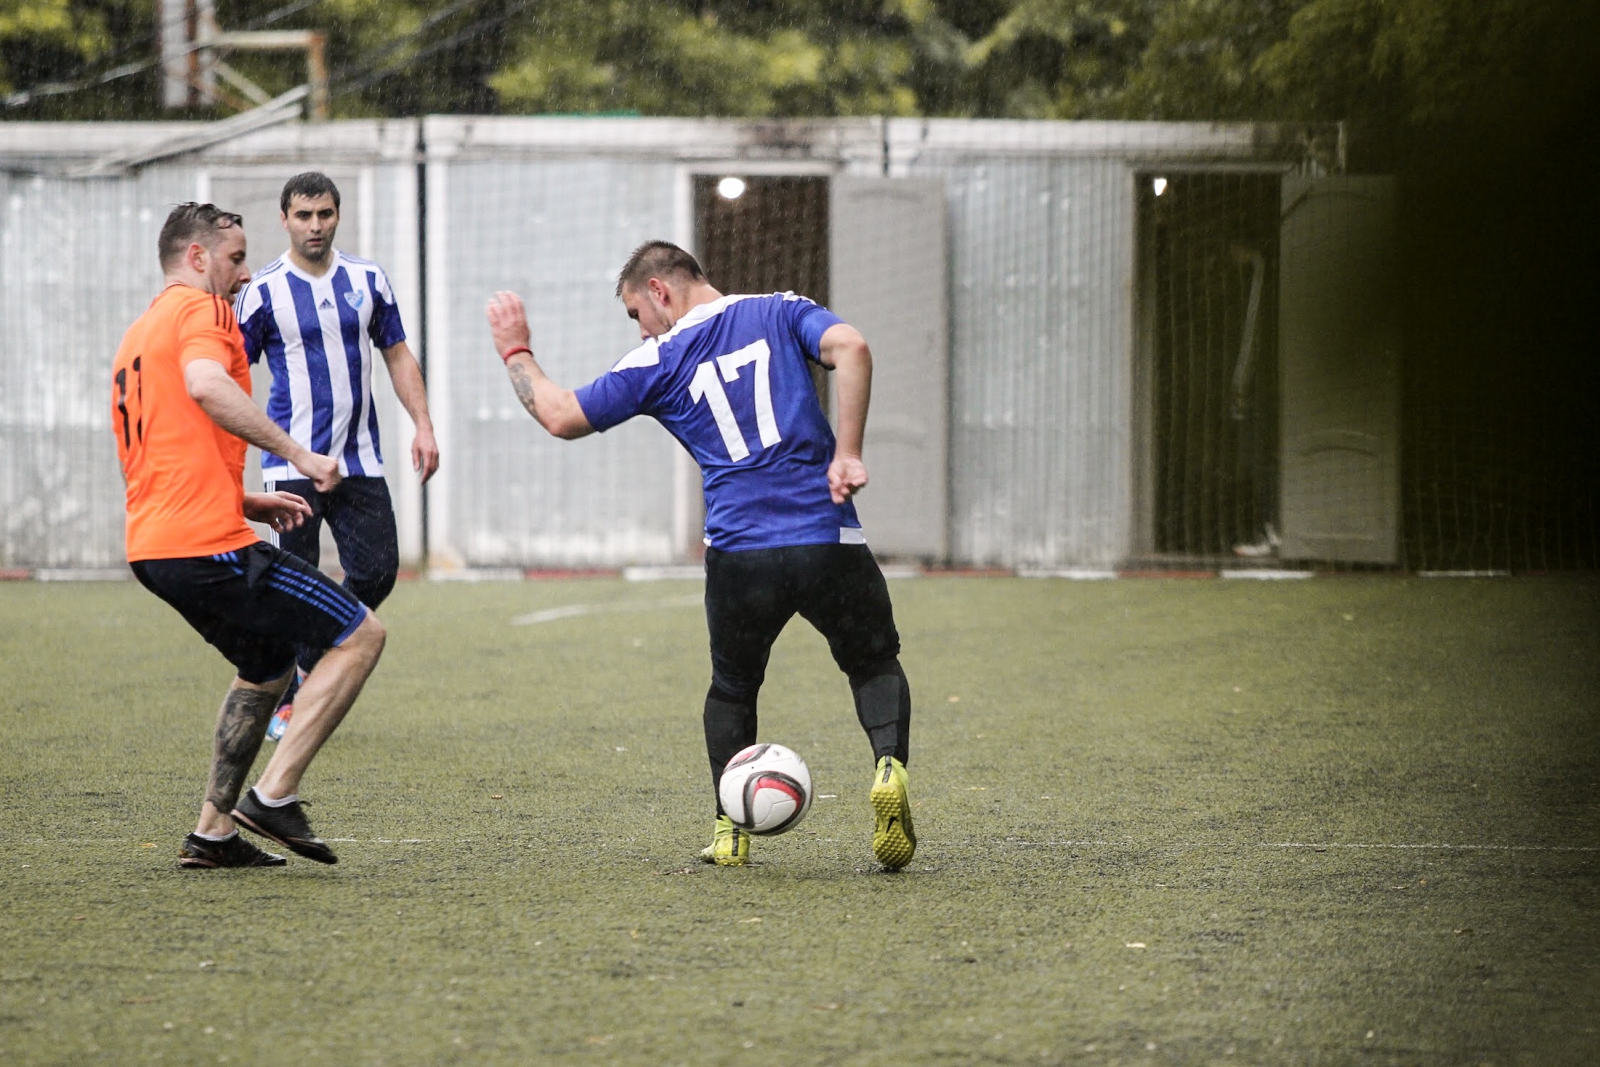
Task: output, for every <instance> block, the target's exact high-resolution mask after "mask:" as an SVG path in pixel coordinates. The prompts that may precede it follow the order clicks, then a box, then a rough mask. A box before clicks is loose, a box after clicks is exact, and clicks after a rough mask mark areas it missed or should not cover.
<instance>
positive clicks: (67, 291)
mask: <svg viewBox="0 0 1600 1067" xmlns="http://www.w3.org/2000/svg"><path fill="white" fill-rule="evenodd" d="M192 191H193V179H192V176H190V175H189V174H187V173H186V172H184V171H183V170H181V169H173V168H154V169H151V170H146V171H145V172H143V173H142V174H140V175H139V176H138V178H136V179H131V180H115V181H92V182H84V181H73V180H68V179H63V178H44V177H8V176H5V175H4V174H0V565H11V566H16V565H27V566H35V567H110V566H115V565H118V564H120V563H121V562H122V560H123V537H122V497H123V493H122V478H121V474H120V471H119V470H118V466H117V452H116V445H115V443H114V441H113V440H112V437H111V432H110V417H111V416H110V410H111V406H110V405H111V379H110V373H109V371H110V367H111V359H112V356H113V355H115V353H116V350H117V344H118V343H119V342H120V341H121V340H122V333H123V331H124V330H125V329H126V328H127V326H128V324H129V323H130V322H132V321H133V319H134V318H136V317H137V316H138V315H139V314H140V313H141V312H142V311H143V310H144V309H145V307H146V306H147V305H148V304H149V302H150V300H151V298H152V297H153V296H154V295H155V294H156V292H157V291H158V290H159V289H160V288H161V271H160V269H159V267H158V266H157V264H156V254H155V250H156V235H157V234H158V233H159V232H160V229H161V224H162V223H163V222H164V221H165V220H166V210H165V209H164V208H163V207H162V205H164V204H171V203H176V202H177V201H180V200H187V199H189V198H190V196H191V195H192Z"/></svg>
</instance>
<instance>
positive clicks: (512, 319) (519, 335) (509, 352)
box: [485, 289, 531, 360]
mask: <svg viewBox="0 0 1600 1067" xmlns="http://www.w3.org/2000/svg"><path fill="white" fill-rule="evenodd" d="M485 310H486V312H487V314H488V316H489V333H490V335H491V336H492V337H493V338H494V350H495V351H496V352H498V353H499V354H500V358H501V359H502V360H506V359H509V358H511V356H513V355H515V354H516V353H517V351H518V350H519V349H520V350H522V351H527V349H528V339H529V337H530V336H531V335H530V334H529V332H528V312H527V309H526V308H524V307H523V306H522V297H520V296H518V295H517V294H516V293H513V292H508V291H506V290H504V289H502V290H500V291H498V292H496V293H495V294H494V295H493V296H491V297H490V298H489V306H488V307H487V308H486V309H485Z"/></svg>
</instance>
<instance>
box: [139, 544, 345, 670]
mask: <svg viewBox="0 0 1600 1067" xmlns="http://www.w3.org/2000/svg"><path fill="white" fill-rule="evenodd" d="M131 566H132V568H133V574H134V577H136V578H138V579H139V582H140V584H142V585H143V586H144V587H145V588H146V589H148V590H150V591H151V592H152V593H154V594H155V595H156V596H158V597H160V598H161V599H162V600H165V601H166V602H167V603H168V604H171V605H172V606H173V607H174V608H176V609H177V610H178V614H180V615H182V616H183V617H184V619H185V621H187V622H188V623H189V625H190V626H193V627H194V628H195V630H196V631H198V632H199V634H200V636H201V637H204V638H205V639H206V640H207V641H208V642H210V643H211V644H212V645H213V646H215V647H216V649H217V651H218V652H221V653H222V655H223V656H224V657H225V658H226V659H227V661H228V662H229V663H231V664H233V665H234V667H235V668H237V670H238V672H239V677H240V678H242V679H243V680H245V681H247V682H253V683H255V684H257V685H260V684H263V683H265V682H269V681H272V680H273V679H274V678H281V677H282V676H283V674H284V672H285V671H287V670H288V669H289V668H290V667H292V666H293V665H294V659H295V646H296V645H308V646H310V647H312V648H319V649H324V648H333V647H335V646H337V645H339V644H342V643H343V642H344V640H345V638H347V637H349V636H350V635H351V634H352V633H354V632H355V629H356V627H358V626H360V625H361V620H363V619H365V618H366V617H367V609H366V607H365V606H364V605H363V604H362V603H361V601H359V600H357V599H356V598H355V595H354V594H353V593H351V592H350V591H349V590H348V589H346V588H345V587H344V586H342V585H340V584H339V583H338V582H335V581H334V580H333V579H331V578H329V577H328V576H327V575H325V574H323V573H322V572H321V571H319V570H317V568H315V567H313V566H312V565H311V564H309V563H307V562H306V561H305V560H303V559H301V558H300V557H299V556H296V555H294V554H292V553H289V552H285V551H284V550H283V549H281V548H276V547H274V546H272V545H269V544H267V543H265V542H263V541H257V542H256V543H255V544H253V545H248V546H246V547H245V548H241V549H237V550H235V551H233V552H222V553H219V554H217V555H215V556H193V557H188V558H184V559H145V560H139V561H137V562H135V563H133V564H131Z"/></svg>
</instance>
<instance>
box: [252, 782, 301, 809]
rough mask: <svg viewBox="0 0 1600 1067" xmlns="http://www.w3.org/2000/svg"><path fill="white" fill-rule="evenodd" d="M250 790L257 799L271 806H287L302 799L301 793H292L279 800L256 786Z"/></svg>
mask: <svg viewBox="0 0 1600 1067" xmlns="http://www.w3.org/2000/svg"><path fill="white" fill-rule="evenodd" d="M250 791H251V792H252V793H254V794H255V795H256V799H257V800H259V801H261V803H263V804H265V805H266V806H267V807H269V808H283V807H287V806H289V805H290V804H293V803H294V802H295V801H297V800H299V799H300V794H299V793H290V794H289V795H288V796H286V797H280V798H279V799H277V800H273V799H272V798H271V797H269V796H267V795H266V794H265V793H263V792H262V791H261V790H259V789H256V788H254V787H251V789H250Z"/></svg>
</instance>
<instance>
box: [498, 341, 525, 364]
mask: <svg viewBox="0 0 1600 1067" xmlns="http://www.w3.org/2000/svg"><path fill="white" fill-rule="evenodd" d="M518 352H526V353H528V355H530V356H531V355H533V349H531V348H529V347H528V346H527V345H518V346H517V347H515V348H513V349H512V350H511V351H509V352H506V353H505V354H504V355H502V356H501V357H500V362H502V363H510V362H511V357H512V356H514V355H516V354H517V353H518Z"/></svg>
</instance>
